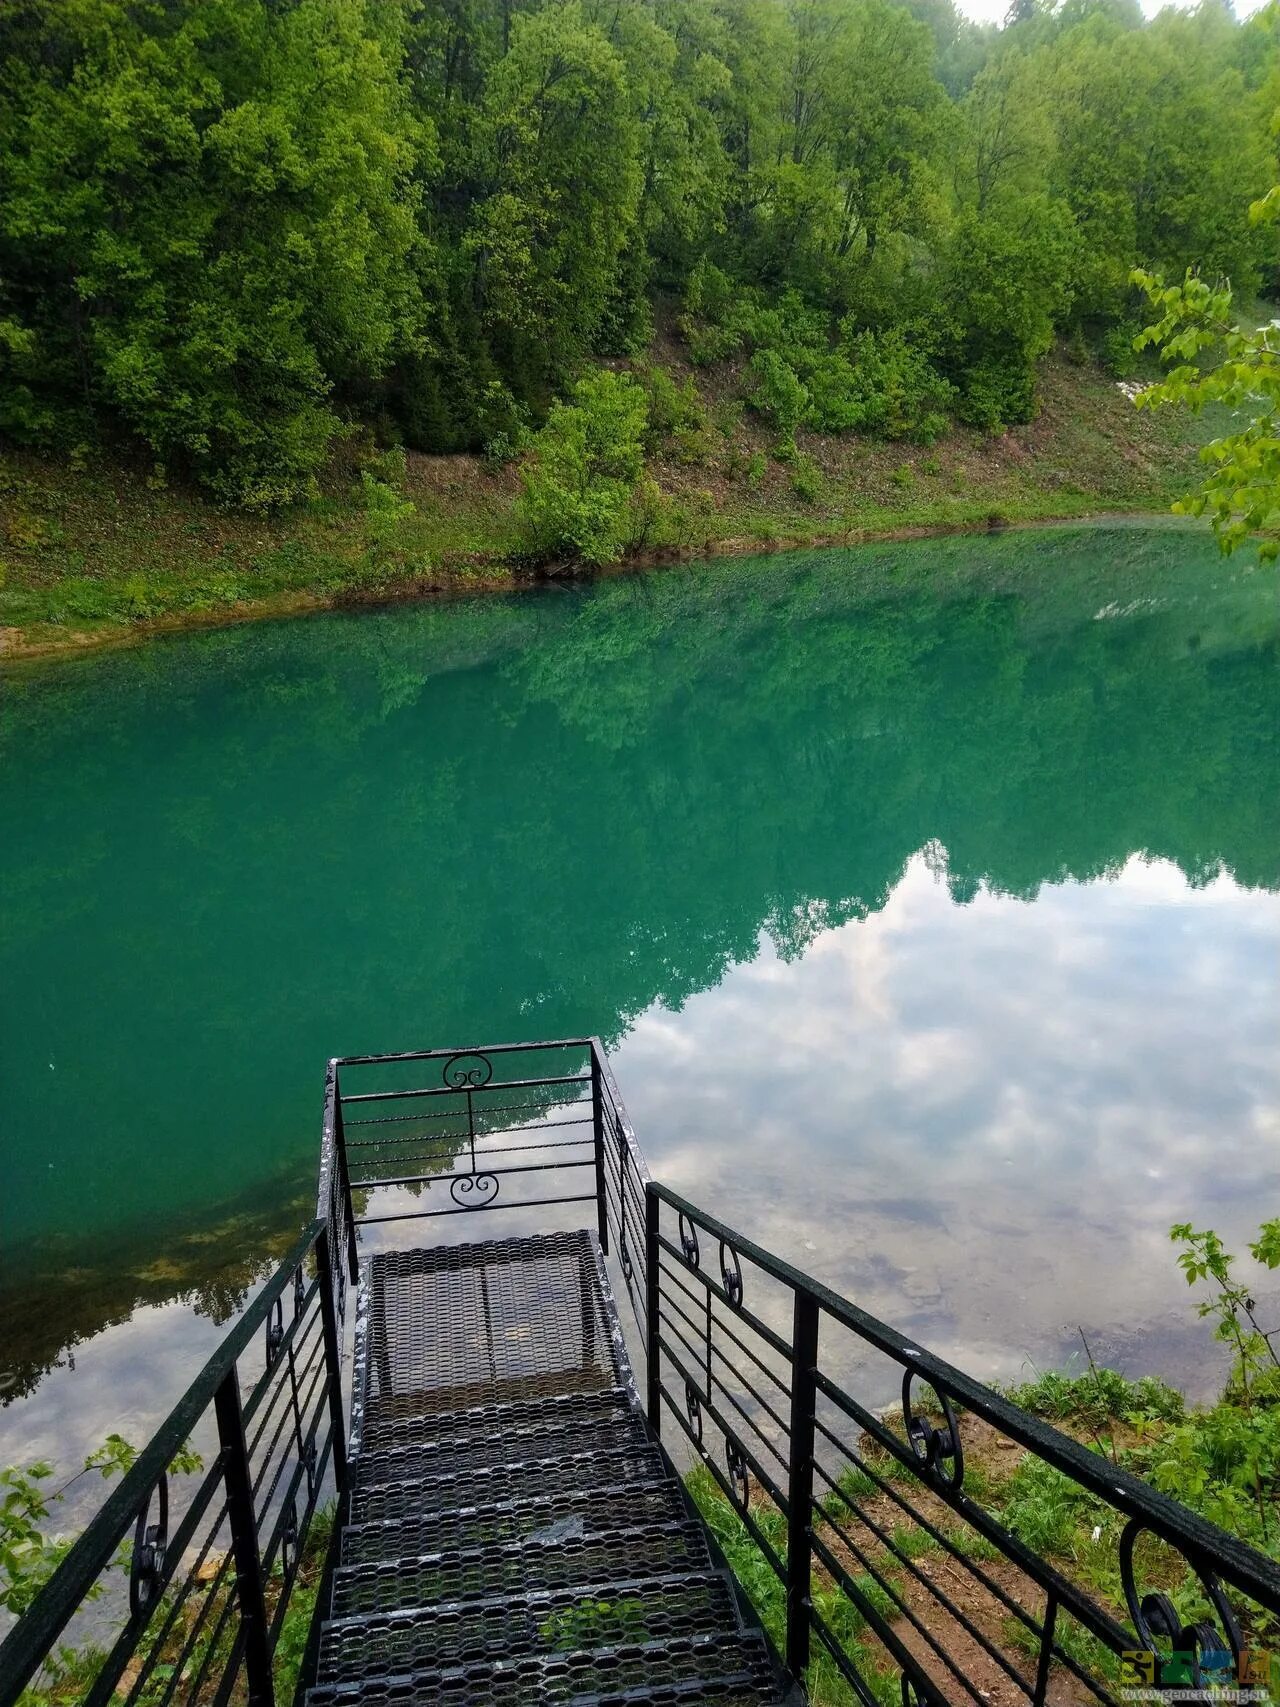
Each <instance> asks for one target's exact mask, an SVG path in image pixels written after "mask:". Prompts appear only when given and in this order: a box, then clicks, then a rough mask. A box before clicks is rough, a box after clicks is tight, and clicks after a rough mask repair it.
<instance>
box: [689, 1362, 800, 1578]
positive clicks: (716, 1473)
mask: <svg viewBox="0 0 1280 1707" xmlns="http://www.w3.org/2000/svg"><path fill="white" fill-rule="evenodd" d="M661 1393H662V1397H663V1398H664V1399H665V1400H666V1401H667V1408H668V1409H669V1410H670V1412H671V1414H672V1416H673V1417H674V1418H675V1419H676V1421H677V1423H679V1425H680V1427H681V1428H682V1429H683V1430H684V1432H685V1434H686V1435H687V1436H688V1437H689V1443H690V1445H691V1446H692V1447H693V1449H694V1451H695V1452H696V1453H697V1455H698V1457H699V1458H700V1459H701V1461H702V1463H703V1464H704V1465H705V1466H706V1468H707V1470H708V1472H709V1473H710V1475H711V1477H712V1479H713V1480H714V1481H715V1483H716V1485H717V1486H718V1487H719V1489H720V1492H721V1493H722V1494H723V1495H724V1496H725V1498H726V1499H727V1500H728V1501H729V1504H730V1506H731V1507H732V1509H733V1513H734V1515H735V1517H737V1518H738V1519H739V1520H740V1521H741V1522H742V1523H743V1524H745V1525H746V1529H747V1533H748V1534H749V1535H750V1536H751V1539H752V1540H753V1541H754V1542H755V1544H756V1546H757V1547H758V1548H759V1549H760V1551H761V1553H762V1554H763V1555H764V1558H765V1562H766V1563H767V1564H768V1566H769V1568H770V1570H771V1571H772V1572H773V1574H774V1576H775V1577H777V1578H778V1579H779V1581H781V1582H783V1583H785V1582H786V1580H787V1567H786V1565H785V1564H784V1563H783V1562H782V1560H781V1559H780V1558H779V1557H778V1555H777V1553H776V1552H775V1551H774V1549H773V1547H772V1545H771V1544H770V1542H769V1541H768V1540H766V1538H765V1535H764V1533H763V1531H762V1530H761V1528H760V1526H759V1524H758V1523H757V1522H756V1520H755V1519H754V1518H753V1517H752V1515H751V1513H750V1511H744V1510H743V1509H742V1507H741V1506H740V1505H739V1504H738V1502H737V1499H736V1497H735V1496H734V1492H733V1489H732V1488H731V1487H730V1485H729V1479H728V1477H727V1476H726V1475H725V1474H724V1472H723V1471H722V1470H721V1469H720V1466H719V1465H718V1464H717V1463H716V1462H715V1460H714V1459H713V1458H712V1456H711V1454H710V1453H709V1452H707V1451H706V1450H705V1449H704V1448H703V1445H702V1442H701V1441H700V1440H699V1439H698V1437H697V1435H696V1434H695V1433H694V1432H693V1429H692V1428H691V1427H690V1426H689V1420H688V1418H687V1417H686V1416H685V1414H684V1412H683V1411H682V1410H681V1409H680V1407H679V1406H678V1405H677V1404H676V1402H675V1400H674V1399H673V1398H672V1396H671V1394H670V1392H669V1391H668V1389H667V1388H666V1387H663V1388H661Z"/></svg>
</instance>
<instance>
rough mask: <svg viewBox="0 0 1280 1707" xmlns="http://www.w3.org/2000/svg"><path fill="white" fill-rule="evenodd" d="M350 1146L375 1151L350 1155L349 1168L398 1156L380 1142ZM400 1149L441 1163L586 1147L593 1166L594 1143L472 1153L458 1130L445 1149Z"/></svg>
mask: <svg viewBox="0 0 1280 1707" xmlns="http://www.w3.org/2000/svg"><path fill="white" fill-rule="evenodd" d="M433 1142H434V1140H433ZM352 1148H353V1149H357V1150H359V1149H368V1150H373V1151H374V1152H375V1154H374V1155H373V1156H371V1157H370V1158H369V1160H368V1161H367V1162H362V1161H361V1159H360V1158H359V1157H358V1156H356V1157H353V1158H352V1166H353V1167H362V1166H363V1167H373V1166H375V1164H376V1162H377V1160H378V1158H379V1157H383V1158H384V1159H385V1160H386V1161H388V1162H395V1161H397V1160H398V1159H399V1158H397V1157H395V1156H387V1155H386V1153H385V1151H384V1150H383V1147H382V1145H381V1144H354V1145H352ZM400 1148H402V1149H405V1150H407V1151H408V1155H407V1157H406V1158H405V1159H406V1160H408V1161H442V1162H451V1161H457V1160H463V1161H465V1160H466V1159H467V1158H468V1157H469V1156H471V1155H472V1154H473V1153H474V1155H475V1156H476V1158H477V1160H478V1159H479V1158H480V1157H481V1156H484V1157H489V1156H498V1157H501V1156H520V1155H528V1154H535V1155H536V1154H537V1153H538V1152H540V1151H543V1150H589V1151H590V1152H591V1157H590V1159H591V1161H592V1164H593V1165H594V1161H595V1149H594V1146H593V1144H592V1142H591V1139H590V1138H589V1137H588V1138H566V1139H564V1140H563V1142H562V1143H559V1144H504V1145H503V1146H502V1147H501V1149H488V1150H482V1149H481V1148H480V1147H479V1146H478V1145H477V1147H476V1149H475V1151H474V1152H473V1151H472V1149H471V1143H470V1140H469V1138H468V1137H467V1134H466V1133H465V1132H461V1133H459V1134H457V1136H456V1137H455V1138H454V1139H453V1140H452V1141H451V1143H450V1145H449V1147H448V1148H447V1149H442V1150H433V1149H430V1148H418V1147H413V1148H410V1147H409V1146H408V1145H401V1146H400ZM547 1165H548V1166H550V1163H548V1164H547ZM433 1177H436V1178H439V1177H440V1176H439V1175H436V1176H433ZM351 1183H352V1185H365V1184H367V1183H368V1182H367V1181H365V1180H362V1179H361V1178H360V1177H359V1176H358V1175H355V1174H353V1175H352V1177H351Z"/></svg>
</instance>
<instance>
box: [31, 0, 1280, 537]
mask: <svg viewBox="0 0 1280 1707" xmlns="http://www.w3.org/2000/svg"><path fill="white" fill-rule="evenodd" d="M1278 108H1280V7H1278V6H1277V5H1276V4H1274V3H1273V4H1272V5H1271V6H1269V7H1268V8H1267V9H1266V10H1264V11H1263V12H1261V13H1259V14H1257V15H1255V16H1254V17H1252V18H1250V19H1249V20H1248V21H1247V22H1244V23H1239V22H1237V21H1236V20H1235V18H1234V16H1233V14H1232V12H1231V11H1230V9H1229V8H1228V7H1227V6H1225V5H1223V4H1221V3H1219V0H1203V3H1202V4H1200V5H1199V6H1198V7H1197V8H1196V9H1194V10H1192V11H1185V12H1184V11H1175V10H1173V9H1168V10H1165V11H1163V12H1161V13H1160V14H1159V15H1158V16H1157V17H1155V18H1154V19H1152V20H1150V21H1145V20H1144V18H1143V16H1142V13H1141V11H1140V9H1139V6H1138V4H1137V0H1062V3H1060V4H1056V5H1048V4H1044V3H1043V0H1016V3H1015V5H1014V8H1013V10H1012V12H1011V13H1010V16H1009V18H1008V20H1007V21H1006V23H1005V25H1004V26H1003V27H1002V28H995V27H988V26H979V25H975V24H973V23H971V22H968V21H966V20H965V19H964V18H963V17H962V16H961V15H960V14H959V13H958V12H957V10H956V9H955V7H954V5H953V4H952V0H908V3H907V4H904V5H899V4H894V3H893V0H550V3H548V4H541V5H540V4H536V3H530V0H430V3H422V0H10V3H9V4H7V5H6V6H5V7H4V8H3V10H2V11H0V368H2V370H3V378H2V379H0V433H3V434H4V435H5V436H6V438H7V439H8V440H9V441H10V442H12V443H14V444H17V445H19V446H33V447H36V448H38V449H41V450H45V451H50V452H52V453H54V454H55V455H58V456H65V457H69V458H71V459H72V464H73V465H75V464H77V463H79V462H82V461H83V460H84V459H85V458H86V457H88V456H90V455H93V454H96V453H97V452H98V451H100V450H101V449H102V447H104V446H107V447H117V446H123V447H136V448H137V449H139V450H140V451H141V452H142V454H143V455H144V457H145V459H146V460H147V462H148V464H149V465H152V466H153V467H154V468H155V470H156V474H157V477H162V476H171V477H172V476H176V477H180V478H183V479H194V480H195V481H197V482H198V483H199V484H200V486H201V487H202V488H203V489H204V490H205V491H206V492H207V493H208V494H209V495H211V496H212V497H214V498H215V499H217V500H219V501H220V502H222V503H224V504H230V505H235V506H250V507H258V508H270V507H275V506H280V505H282V504H288V503H291V502H293V501H295V500H297V499H299V498H303V497H306V496H307V495H308V494H310V493H312V492H313V491H314V490H315V487H316V481H317V478H318V477H319V476H320V474H321V473H322V471H323V470H324V469H325V467H326V466H327V465H328V464H329V463H330V461H331V459H332V457H333V455H334V452H335V448H336V446H337V445H338V444H340V443H341V442H343V441H345V440H350V439H351V438H352V437H353V436H354V437H358V438H359V439H360V441H361V442H362V443H364V444H366V445H371V446H382V447H394V446H403V447H405V448H407V449H409V450H421V451H427V452H450V451H462V450H468V451H482V452H484V453H485V454H486V455H487V456H488V457H489V458H490V459H492V460H493V461H494V462H502V461H504V460H509V459H510V458H512V457H514V456H516V455H518V454H519V453H520V452H522V451H523V450H524V449H525V447H526V446H527V445H528V443H529V435H530V434H531V433H533V432H536V431H537V430H538V429H539V428H541V432H542V441H541V442H542V451H543V455H542V459H541V460H542V462H543V464H544V465H545V466H547V467H550V468H551V469H552V471H553V472H554V470H555V468H556V466H557V458H559V462H560V464H564V465H574V466H576V465H579V464H581V463H582V462H583V461H584V460H585V461H586V462H588V463H590V464H591V465H592V467H593V468H594V469H595V471H596V473H597V474H598V475H599V477H600V479H601V480H602V481H603V482H604V486H605V488H606V490H605V496H604V499H603V500H602V502H603V503H604V504H605V507H606V509H607V507H608V502H609V483H610V482H611V481H612V482H613V483H614V485H615V486H616V487H617V489H618V490H619V491H623V492H630V491H633V490H634V488H635V483H636V481H637V480H638V479H639V478H640V476H641V474H642V470H643V432H644V429H645V424H646V422H651V421H652V420H654V419H655V418H657V419H659V420H661V421H662V422H664V423H665V424H666V425H667V426H668V427H669V428H671V429H672V430H677V431H678V430H679V428H680V425H681V413H682V409H684V408H685V407H686V403H687V398H686V394H685V392H684V391H683V390H682V389H681V386H680V385H679V384H678V383H677V382H676V381H674V380H672V379H671V378H670V377H669V376H668V375H667V374H666V373H665V371H664V369H663V368H662V367H661V366H660V365H655V364H654V363H653V362H651V361H650V362H646V361H645V356H646V352H647V351H649V350H650V348H651V346H652V342H653V339H654V335H655V329H656V328H657V329H664V328H665V329H667V330H668V331H669V333H670V335H671V336H672V337H675V338H678V340H679V341H680V344H681V346H682V348H683V352H684V354H685V356H686V358H687V360H688V361H689V362H691V363H692V364H693V365H694V366H695V367H696V366H700V365H701V366H705V365H711V364H716V363H725V362H731V363H733V364H734V374H735V383H736V384H737V386H738V395H739V396H740V397H741V400H742V402H743V404H744V405H745V406H746V407H747V408H748V409H749V410H751V411H752V412H753V413H754V414H755V415H757V416H759V417H761V418H762V419H763V420H764V421H766V422H767V423H768V424H769V428H770V431H771V433H772V434H773V435H775V437H774V445H775V449H776V452H777V454H778V455H780V456H781V457H783V458H784V459H785V458H787V457H792V456H794V454H795V449H796V433H797V431H798V430H800V429H802V428H808V429H812V430H817V431H821V432H828V433H844V432H854V433H863V434H870V435H875V436H880V437H888V438H899V439H902V440H904V441H915V442H925V443H928V442H929V441H931V440H932V439H934V438H936V437H938V436H939V435H940V434H942V433H943V432H944V431H945V430H946V429H947V428H948V427H949V426H950V424H951V423H953V422H960V423H965V424H968V425H969V426H972V427H976V428H980V429H994V428H997V427H1000V426H1001V425H1003V424H1007V423H1010V422H1019V421H1025V420H1027V419H1029V418H1031V417H1032V416H1033V415H1034V412H1035V409H1036V375H1037V364H1038V363H1039V362H1040V361H1041V359H1042V358H1043V357H1044V356H1045V355H1046V353H1047V352H1048V351H1049V350H1050V348H1051V346H1052V345H1053V344H1054V342H1055V340H1058V341H1061V344H1062V346H1063V348H1064V349H1065V350H1066V351H1067V352H1068V353H1069V354H1070V355H1071V356H1072V357H1073V358H1074V359H1076V360H1078V361H1081V362H1083V361H1086V360H1094V359H1096V360H1100V361H1102V362H1103V363H1104V364H1105V365H1106V366H1107V367H1109V369H1110V370H1111V372H1112V373H1113V374H1114V375H1116V376H1117V377H1121V378H1122V377H1124V375H1125V374H1126V373H1128V372H1129V371H1131V370H1132V366H1133V364H1134V363H1135V362H1136V361H1137V359H1138V358H1137V356H1136V355H1135V353H1134V339H1135V336H1136V335H1137V334H1138V333H1139V332H1140V330H1141V328H1142V326H1143V325H1144V324H1145V318H1144V311H1145V299H1144V298H1143V296H1142V294H1141V292H1140V291H1138V290H1137V289H1136V288H1135V286H1134V284H1133V283H1132V274H1133V272H1134V269H1135V268H1144V269H1150V270H1153V271H1155V272H1160V273H1163V274H1165V275H1166V276H1169V277H1172V278H1181V277H1182V276H1183V274H1184V273H1185V271H1186V269H1187V268H1189V267H1193V266H1194V267H1196V268H1198V269H1199V270H1200V273H1201V274H1202V276H1203V277H1204V278H1206V279H1208V280H1211V281H1214V282H1215V284H1216V283H1217V282H1219V281H1229V282H1230V285H1231V287H1232V290H1233V292H1234V300H1235V302H1236V303H1237V304H1240V303H1242V302H1244V303H1247V302H1250V301H1252V300H1253V299H1255V298H1256V297H1257V296H1258V295H1260V294H1261V295H1264V296H1265V295H1266V294H1267V293H1269V292H1271V291H1272V290H1274V289H1275V287H1276V285H1277V264H1278V263H1277V255H1278V251H1277V247H1276V228H1275V226H1274V225H1267V224H1259V223H1251V221H1250V218H1249V207H1250V203H1251V202H1254V201H1257V200H1258V199H1259V198H1263V197H1265V196H1266V194H1267V191H1268V189H1269V187H1270V186H1271V185H1272V184H1273V183H1274V182H1275V181H1276V178H1277V176H1278V172H1277V165H1276V140H1275V132H1274V129H1273V115H1274V114H1275V113H1276V111H1277V109H1278ZM1149 317H1150V316H1149V315H1146V318H1149ZM602 362H603V363H604V364H606V366H605V369H604V371H600V369H599V364H600V363H602ZM610 368H612V369H614V370H615V371H609V369H610ZM620 368H624V369H625V371H624V372H618V371H616V370H618V369H620ZM633 373H635V374H636V375H637V377H638V379H639V381H640V383H639V384H637V383H636V379H635V378H633V377H631V375H632V374H633ZM575 388H576V392H575ZM571 394H572V395H573V397H574V400H575V406H574V407H569V408H567V407H565V406H564V405H563V404H561V405H557V404H556V399H557V398H564V397H566V396H569V395H571ZM549 412H550V418H549V419H548V415H549ZM555 497H556V493H555V492H554V491H553V492H552V493H551V494H550V496H548V493H547V492H546V491H545V490H544V491H542V492H541V493H540V492H539V490H538V489H537V488H536V485H531V486H530V490H529V492H528V494H527V499H526V505H527V512H528V514H527V521H528V524H529V527H530V529H531V531H532V533H533V535H534V537H535V539H536V537H537V535H538V532H539V527H540V522H541V521H542V520H546V521H547V526H548V527H549V529H550V531H551V533H554V532H555V530H556V526H557V525H558V523H557V522H556V519H555V518H554V517H552V518H545V517H541V515H540V509H539V506H540V505H544V506H545V505H547V504H550V505H551V506H552V507H554V501H555ZM597 523H598V524H599V525H598V526H596V524H597ZM613 525H614V524H613V523H612V522H611V521H610V520H609V519H608V518H607V517H606V518H605V520H604V521H603V522H601V521H600V518H599V517H597V518H595V520H594V522H593V519H592V518H591V517H588V518H587V519H586V523H585V524H584V530H580V531H583V532H584V537H587V536H590V535H591V533H592V527H593V526H596V533H597V535H599V534H600V533H601V532H602V533H603V535H604V538H603V540H602V539H601V538H599V537H596V538H595V539H594V541H593V546H594V552H595V555H597V556H607V555H612V554H616V550H615V547H616V541H614V540H613V539H611V538H610V537H608V536H609V534H610V528H611V527H612V526H613ZM579 543H582V542H581V540H579ZM591 554H592V547H591V546H588V548H587V549H585V550H584V551H583V555H587V556H590V555H591Z"/></svg>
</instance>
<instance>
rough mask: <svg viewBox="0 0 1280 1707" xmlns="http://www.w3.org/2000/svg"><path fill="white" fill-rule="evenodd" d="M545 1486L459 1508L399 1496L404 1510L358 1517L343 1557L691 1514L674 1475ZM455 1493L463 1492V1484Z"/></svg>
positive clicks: (549, 1536)
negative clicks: (556, 1489)
mask: <svg viewBox="0 0 1280 1707" xmlns="http://www.w3.org/2000/svg"><path fill="white" fill-rule="evenodd" d="M538 1486H539V1488H540V1489H541V1490H542V1491H541V1492H539V1493H538V1494H537V1495H536V1496H535V1497H532V1498H527V1499H498V1500H493V1499H488V1500H486V1501H485V1502H484V1503H483V1504H476V1505H471V1506H458V1507H457V1508H456V1509H454V1510H452V1511H437V1512H432V1511H424V1510H423V1507H422V1505H421V1503H420V1502H418V1501H416V1500H415V1501H413V1502H411V1503H408V1505H407V1509H406V1502H405V1501H403V1499H399V1500H397V1502H396V1503H397V1508H398V1509H396V1510H395V1511H394V1512H391V1513H389V1514H388V1515H387V1516H386V1517H384V1518H382V1519H380V1520H377V1521H373V1522H365V1523H352V1524H349V1525H348V1526H347V1527H346V1528H345V1529H344V1530H343V1532H342V1556H341V1561H340V1562H341V1563H342V1564H344V1565H362V1564H369V1563H372V1562H374V1561H376V1560H379V1559H400V1558H405V1557H413V1556H417V1555H421V1554H423V1553H428V1552H433V1553H444V1552H449V1551H452V1550H455V1549H457V1548H460V1547H479V1546H495V1547H496V1546H502V1545H504V1544H506V1543H514V1542H520V1541H526V1542H527V1543H528V1544H529V1545H530V1546H536V1545H538V1544H539V1542H543V1541H548V1540H556V1539H560V1538H562V1537H568V1536H583V1537H589V1536H592V1535H596V1534H599V1533H601V1532H602V1531H604V1530H608V1529H625V1528H627V1527H628V1526H629V1525H631V1524H640V1525H644V1524H650V1523H661V1522H664V1521H678V1520H679V1519H680V1518H682V1517H683V1516H684V1515H685V1511H684V1505H683V1502H682V1500H681V1498H680V1490H679V1488H678V1486H677V1484H676V1482H675V1481H674V1479H672V1478H668V1479H667V1480H665V1481H661V1482H656V1483H654V1484H652V1485H647V1484H645V1483H639V1484H629V1483H626V1482H623V1483H622V1484H620V1485H619V1484H618V1483H617V1482H615V1481H613V1480H612V1479H611V1480H610V1481H608V1482H607V1483H606V1484H605V1486H603V1487H586V1488H584V1487H582V1486H581V1485H580V1484H577V1483H575V1484H574V1486H573V1490H572V1492H570V1493H567V1494H559V1493H547V1492H546V1491H545V1490H546V1487H547V1483H546V1481H545V1480H544V1479H542V1478H539V1480H538ZM454 1492H455V1495H456V1489H455V1490H454Z"/></svg>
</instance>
